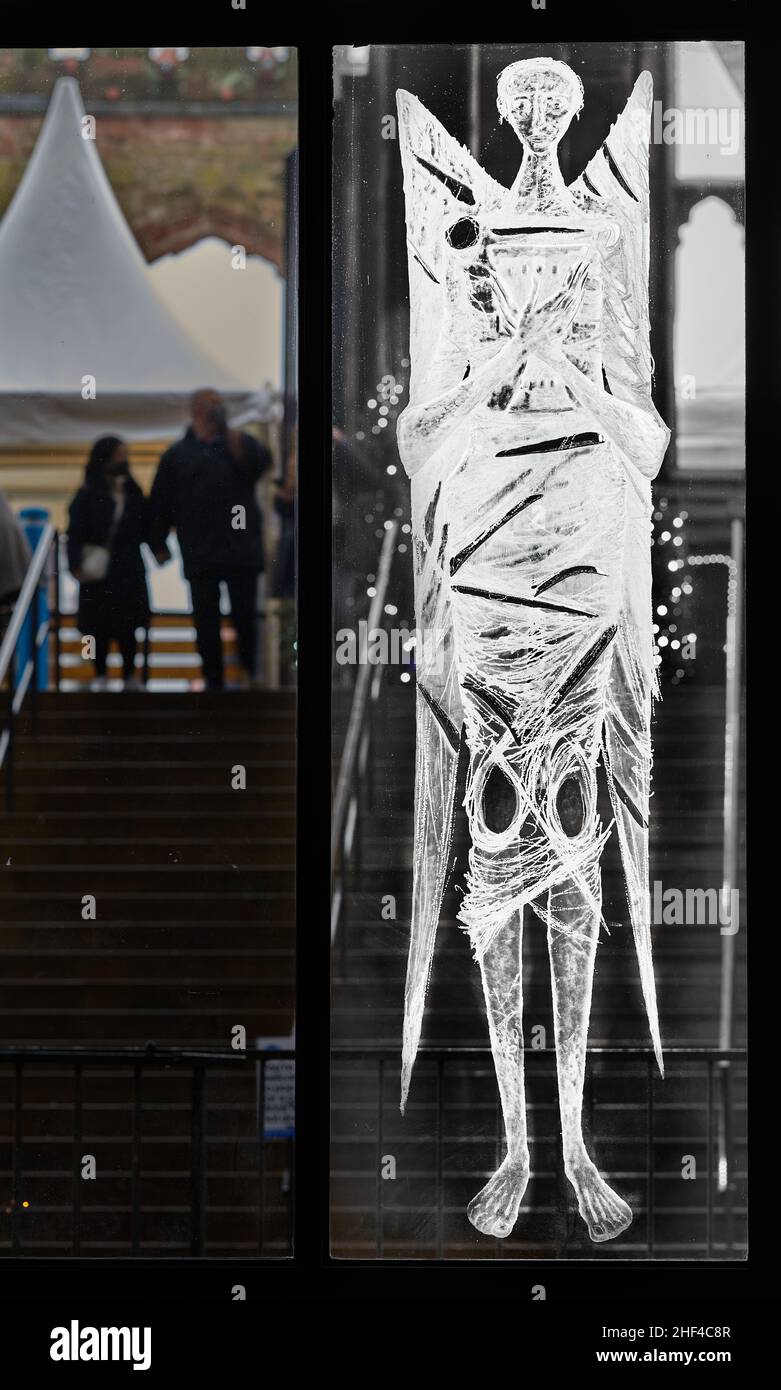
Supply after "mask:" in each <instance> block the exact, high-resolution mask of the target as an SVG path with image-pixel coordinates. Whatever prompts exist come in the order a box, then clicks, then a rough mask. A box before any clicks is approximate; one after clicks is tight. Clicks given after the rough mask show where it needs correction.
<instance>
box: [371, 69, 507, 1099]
mask: <svg viewBox="0 0 781 1390" xmlns="http://www.w3.org/2000/svg"><path fill="white" fill-rule="evenodd" d="M397 104H398V113H399V142H400V146H401V159H402V166H403V170H404V198H405V204H406V216H407V252H408V264H409V283H410V394H409V401H410V404H411V405H417V404H420V403H422V402H425V401H426V400H428V399H431V398H432V397H433V396H435V395H436V394H437V392H439V391H442V390H445V389H447V387H448V386H450V385H455V384H456V382H458V381H460V380H461V378H462V376H463V373H464V363H463V360H461V359H460V358H459V354H458V352H457V351H455V350H454V348H453V345H448V344H443V342H442V340H441V329H442V323H443V319H444V315H445V309H446V301H445V295H446V292H447V290H446V283H445V269H444V261H445V249H446V242H445V232H446V230H447V228H448V227H449V226H451V225H452V223H453V222H454V220H455V219H457V218H458V217H459V216H469V215H470V214H473V215H479V213H480V212H481V211H482V210H484V209H488V208H495V207H499V206H501V205H502V203H503V202H504V201H505V200H506V199H507V189H506V188H503V187H502V186H501V185H500V184H498V183H496V182H495V181H494V180H493V179H492V178H490V177H489V175H488V174H486V173H485V172H484V170H483V169H481V168H480V165H479V164H478V163H477V162H476V160H474V159H473V158H472V156H471V155H470V154H469V152H468V151H467V150H465V149H464V148H463V147H462V146H461V145H459V144H458V142H457V141H456V140H454V139H453V137H452V136H451V135H449V134H448V132H447V131H446V130H445V129H444V127H443V126H442V125H440V123H439V121H438V120H436V118H435V117H434V116H432V115H431V112H430V111H427V110H426V108H425V106H423V105H422V104H421V102H419V101H418V100H417V98H416V97H414V96H411V95H410V94H409V92H398V94H397ZM454 448H456V449H457V443H456V442H455V441H450V442H449V443H448V444H447V445H446V446H444V447H443V449H442V451H440V452H439V453H438V454H435V455H433V456H432V458H431V459H430V460H429V462H428V464H427V465H426V466H425V467H424V468H422V469H421V470H420V471H419V472H417V473H416V474H415V475H414V476H413V477H412V480H411V484H412V532H413V541H414V551H415V617H416V625H417V635H418V646H417V653H416V671H417V685H418V693H417V745H416V767H415V836H414V869H413V890H412V917H411V924H410V950H409V960H408V965H407V984H406V991H405V1001H404V1044H403V1056H402V1080H401V1105H402V1109H403V1108H404V1105H405V1103H406V1098H407V1092H408V1090H409V1083H410V1077H411V1074H412V1066H413V1063H414V1060H415V1055H416V1052H417V1049H418V1043H419V1041H420V1032H421V1026H422V1022H423V1010H424V1006H425V1000H426V989H427V986H428V979H429V974H430V972H431V962H432V958H433V953H434V943H435V939H436V931H437V926H438V923H439V914H440V909H441V906H442V896H443V893H444V889H445V881H446V878H447V873H448V867H449V860H450V847H451V839H452V829H453V815H454V795H455V788H456V782H457V776H458V764H459V755H460V754H461V753H462V752H463V749H464V743H463V733H462V729H463V709H462V706H461V697H460V691H459V687H458V681H457V678H456V669H455V661H454V652H453V626H452V616H451V612H450V601H449V598H448V590H447V585H446V584H445V583H444V576H443V573H442V556H443V550H444V540H445V537H446V528H447V519H446V517H443V516H442V515H441V508H440V507H439V499H440V493H441V488H442V483H443V477H444V475H445V474H446V473H447V471H449V468H451V467H452V465H453V461H454V460H453V450H454Z"/></svg>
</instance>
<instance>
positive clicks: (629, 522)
mask: <svg viewBox="0 0 781 1390" xmlns="http://www.w3.org/2000/svg"><path fill="white" fill-rule="evenodd" d="M652 99H653V83H652V80H651V75H650V73H647V72H644V73H641V74H640V76H639V77H638V79H637V81H636V83H635V85H634V88H633V90H632V93H631V95H630V97H629V99H628V101H627V103H626V106H625V107H624V110H623V111H622V113H621V115H620V116H619V117H618V119H617V120H616V121H615V122H614V124H613V125H612V126H611V128H610V133H609V135H608V137H607V139H606V140H605V142H604V144H603V145H602V147H601V149H600V150H599V151H598V152H597V154H596V155H595V156H594V158H593V159H592V160H591V161H590V163H589V164H588V165H587V166H586V169H585V170H584V172H583V173H582V174H581V176H580V178H579V179H577V180H576V181H575V183H574V184H572V185H571V188H570V192H571V193H572V195H573V197H575V199H576V200H577V201H579V202H581V203H582V204H584V205H588V206H589V207H591V208H592V209H593V210H599V211H600V213H602V214H604V215H605V216H606V217H608V218H609V219H610V220H611V221H615V222H616V223H617V224H618V226H619V229H620V236H619V237H618V239H617V241H616V242H615V244H614V246H613V247H612V248H610V249H608V250H607V251H606V252H605V253H604V255H603V265H602V272H603V286H604V308H603V338H602V361H603V365H604V369H605V387H606V389H607V390H608V391H610V392H611V393H612V394H613V395H614V396H616V397H617V398H618V399H619V400H625V401H628V402H630V403H632V404H634V405H636V406H638V407H639V408H640V409H642V410H643V411H645V412H647V413H649V414H650V415H651V416H653V418H655V419H656V420H659V416H658V414H657V412H656V409H655V407H654V404H653V401H652V399H651V386H652V378H653V359H652V357H651V347H650V321H649V314H648V246H649V191H648V156H649V140H650V129H651V110H652ZM660 423H661V422H660ZM659 463H660V464H661V458H660V460H659ZM626 497H627V501H626V506H627V519H626V527H627V531H626V542H625V546H624V574H623V593H622V611H621V619H620V622H619V629H618V633H617V635H616V641H615V643H614V649H613V660H612V666H611V674H610V681H609V687H608V706H607V715H606V720H605V732H604V751H605V765H606V768H607V774H608V785H609V788H610V797H611V801H612V804H613V811H614V814H615V818H616V825H617V827H618V835H619V842H620V845H621V857H622V861H623V865H624V876H625V880H626V889H627V900H628V903H629V911H630V916H631V921H632V930H633V933H634V939H635V949H636V951H637V958H638V962H639V966H640V982H641V986H642V991H643V999H644V1001H645V1007H646V1012H647V1014H648V1022H649V1026H650V1031H651V1038H652V1041H653V1044H654V1051H655V1053H656V1059H657V1062H658V1064H659V1069H660V1071H661V1072H662V1074H663V1073H664V1066H663V1062H662V1046H661V1040H660V1036H659V1018H658V1012H657V1005H656V987H655V983H654V970H653V960H652V955H651V904H650V896H649V865H648V810H649V799H650V787H651V706H652V700H653V697H654V696H655V695H658V693H659V692H658V685H657V681H656V671H655V667H654V650H653V632H652V625H651V621H652V619H651V544H650V542H651V484H650V480H649V479H647V478H638V491H637V492H636V491H635V490H634V489H632V488H627V491H626Z"/></svg>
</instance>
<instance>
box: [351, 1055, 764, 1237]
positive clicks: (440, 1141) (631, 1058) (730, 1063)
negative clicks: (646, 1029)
mask: <svg viewBox="0 0 781 1390" xmlns="http://www.w3.org/2000/svg"><path fill="white" fill-rule="evenodd" d="M664 1056H665V1061H666V1062H667V1063H668V1069H669V1070H672V1068H673V1067H674V1066H675V1064H677V1063H679V1062H680V1063H686V1062H690V1063H694V1064H702V1066H703V1067H704V1069H705V1074H704V1080H705V1106H706V1135H705V1147H706V1177H705V1241H704V1244H705V1249H706V1258H709V1259H711V1258H721V1257H722V1255H723V1251H720V1252H715V1251H714V1216H715V1214H716V1200H715V1194H716V1190H717V1187H718V1191H719V1192H721V1193H723V1194H726V1195H725V1197H724V1200H723V1202H722V1206H721V1208H720V1210H722V1211H723V1212H724V1214H725V1216H726V1221H727V1231H728V1235H727V1240H726V1244H727V1247H728V1248H733V1232H732V1223H733V1210H732V1208H733V1205H734V1197H735V1175H734V1125H733V1124H732V1123H731V1117H728V1118H727V1122H726V1124H725V1126H724V1128H725V1130H726V1132H727V1133H728V1135H729V1136H730V1145H731V1147H730V1150H729V1153H728V1155H727V1157H726V1158H723V1157H722V1154H721V1152H720V1151H719V1149H718V1146H717V1143H716V1122H717V1118H718V1117H716V1116H715V1115H714V1111H715V1110H716V1109H717V1108H718V1110H719V1117H720V1109H721V1106H723V1104H724V1103H725V1100H726V1098H727V1097H729V1096H730V1095H731V1092H729V1091H728V1090H726V1088H722V1087H718V1088H717V1086H716V1078H717V1075H718V1074H721V1073H723V1072H724V1071H731V1070H732V1069H733V1068H734V1067H735V1066H736V1065H738V1064H745V1061H746V1052H745V1050H743V1049H740V1048H728V1049H725V1048H711V1047H668V1048H665V1051H664ZM331 1057H332V1064H336V1063H340V1062H370V1063H372V1064H373V1065H375V1066H376V1069H377V1111H376V1121H375V1129H374V1137H375V1140H376V1170H375V1171H376V1174H377V1182H376V1187H375V1207H374V1211H375V1222H376V1225H375V1230H376V1249H377V1256H378V1257H379V1258H382V1257H383V1254H384V1231H383V1227H384V1216H385V1213H386V1210H388V1211H389V1210H390V1209H386V1207H385V1205H384V1191H385V1183H384V1182H383V1180H382V1166H383V1157H384V1154H385V1151H386V1147H387V1139H386V1134H385V1106H386V1103H387V1102H386V1098H385V1073H386V1068H387V1065H388V1064H389V1063H392V1064H393V1066H394V1070H395V1073H396V1076H397V1077H398V1075H399V1073H400V1068H401V1057H400V1054H399V1051H398V1049H396V1048H391V1047H387V1048H386V1047H349V1046H340V1045H337V1046H335V1047H333V1048H332V1050H331ZM524 1057H525V1059H526V1061H527V1063H528V1062H529V1061H531V1062H532V1063H534V1062H537V1061H539V1060H540V1059H541V1058H545V1057H547V1058H549V1059H552V1058H555V1049H554V1048H550V1047H546V1048H527V1049H526V1050H525V1052H524ZM602 1058H604V1059H606V1060H608V1061H616V1062H619V1063H620V1062H640V1063H642V1065H643V1069H644V1070H645V1073H646V1084H645V1096H644V1098H643V1099H642V1101H639V1103H640V1104H642V1105H643V1108H644V1110H645V1117H646V1121H645V1136H644V1147H645V1161H644V1170H645V1172H644V1184H645V1199H646V1235H645V1252H646V1256H647V1257H648V1258H654V1257H655V1255H656V1232H655V1223H656V1219H657V1211H656V1201H655V1189H656V1180H657V1178H658V1177H659V1176H661V1175H660V1174H658V1173H657V1171H656V1144H657V1125H656V1110H657V1108H658V1107H659V1105H660V1104H661V1105H663V1104H664V1101H663V1099H662V1100H661V1102H660V1100H659V1098H658V1097H657V1095H656V1087H655V1085H654V1082H655V1068H656V1059H655V1055H654V1051H653V1048H650V1047H620V1046H606V1047H590V1048H588V1049H587V1070H586V1088H585V1097H584V1112H585V1113H587V1114H588V1115H589V1117H590V1119H591V1120H592V1121H593V1117H594V1100H593V1091H592V1089H591V1088H592V1086H593V1081H594V1077H593V1068H591V1067H590V1066H588V1062H591V1061H595V1060H599V1059H602ZM426 1062H430V1063H433V1065H434V1078H435V1087H434V1101H433V1110H434V1133H433V1136H430V1135H428V1136H427V1138H431V1137H433V1142H434V1151H435V1160H434V1183H435V1199H434V1204H433V1210H434V1215H435V1238H434V1244H435V1248H436V1257H437V1258H438V1259H441V1258H443V1256H444V1251H445V1246H446V1240H445V1214H446V1209H445V1201H444V1193H445V1179H446V1172H445V1144H446V1130H445V1085H444V1082H445V1071H446V1068H447V1067H448V1065H449V1064H451V1063H454V1064H458V1063H466V1064H468V1065H471V1066H472V1067H474V1066H475V1065H476V1064H482V1065H483V1066H486V1067H487V1068H491V1066H492V1062H491V1050H490V1047H488V1046H487V1045H483V1046H475V1047H468V1046H454V1047H434V1046H425V1045H424V1046H422V1047H420V1048H419V1049H418V1065H419V1066H420V1064H421V1063H426ZM662 1084H663V1083H662ZM397 1107H398V1096H397V1097H396V1098H395V1101H394V1108H395V1109H397ZM416 1137H419V1136H416ZM491 1137H492V1138H494V1139H495V1143H496V1164H497V1167H498V1165H499V1163H500V1162H501V1159H502V1157H503V1121H502V1114H501V1106H500V1104H499V1101H498V1097H497V1106H496V1126H495V1133H492V1136H491ZM396 1139H397V1142H398V1131H397V1132H396ZM531 1139H532V1141H533V1136H531ZM454 1143H455V1140H454V1139H453V1136H452V1135H449V1134H448V1135H447V1144H448V1147H449V1148H450V1149H452V1148H453V1146H454ZM714 1156H715V1161H714ZM723 1162H726V1163H727V1164H728V1172H727V1173H726V1174H725V1175H723V1174H720V1173H719V1174H717V1172H714V1169H717V1168H718V1167H719V1166H720V1165H721V1164H722V1163H723ZM722 1176H725V1177H726V1181H725V1182H724V1185H723V1186H722V1184H721V1182H719V1181H718V1179H719V1178H720V1177H722ZM420 1215H421V1213H418V1216H420ZM416 1224H417V1225H419V1221H418V1222H417V1223H416ZM499 1244H501V1243H500V1242H498V1243H497V1245H499Z"/></svg>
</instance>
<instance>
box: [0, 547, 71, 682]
mask: <svg viewBox="0 0 781 1390" xmlns="http://www.w3.org/2000/svg"><path fill="white" fill-rule="evenodd" d="M56 535H57V532H56V531H55V529H54V527H53V526H52V524H51V522H47V524H46V526H44V528H43V531H42V532H41V534H40V536H39V538H38V544H37V545H36V547H35V550H34V552H33V558H32V560H31V561H30V564H29V567H28V570H27V573H26V575H25V576H24V583H23V584H22V587H21V589H20V590H19V597H18V599H17V600H16V603H15V604H14V611H13V615H12V617H11V621H10V623H9V624H8V628H7V630H6V634H5V636H4V638H3V641H2V643H0V684H1V683H2V682H3V680H4V679H5V676H6V672H7V671H8V669H9V667H10V665H11V659H12V657H13V655H14V652H15V651H16V646H17V643H18V641H19V638H20V637H21V634H22V628H23V626H24V620H25V618H26V617H27V613H28V611H29V609H30V606H31V605H32V603H33V601H34V598H35V594H36V592H37V590H38V586H39V585H40V582H41V579H42V577H43V569H44V565H45V564H46V561H47V559H48V557H49V551H50V549H51V547H52V543H53V541H54V540H55V537H56Z"/></svg>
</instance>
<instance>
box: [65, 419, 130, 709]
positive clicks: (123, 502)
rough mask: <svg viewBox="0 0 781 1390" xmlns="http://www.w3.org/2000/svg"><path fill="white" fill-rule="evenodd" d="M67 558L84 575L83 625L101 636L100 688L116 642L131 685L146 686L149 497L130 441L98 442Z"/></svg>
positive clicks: (110, 438) (76, 506) (75, 508)
mask: <svg viewBox="0 0 781 1390" xmlns="http://www.w3.org/2000/svg"><path fill="white" fill-rule="evenodd" d="M69 515H70V524H69V527H68V564H69V566H70V569H71V573H72V574H73V576H74V578H76V579H77V580H78V581H79V608H78V626H79V631H80V632H81V634H82V638H84V637H87V636H91V637H93V638H94V642H95V648H94V652H95V680H94V681H93V683H92V688H93V690H105V689H107V687H108V673H107V660H108V651H109V646H110V644H111V642H112V640H115V641H116V642H117V644H118V646H119V650H120V652H121V655H122V668H123V675H124V688H125V689H126V690H140V689H142V688H143V681H142V679H141V677H140V676H139V675H137V674H136V671H135V658H136V628H138V627H147V626H148V623H149V594H148V592H147V585H146V571H145V569H144V562H143V559H142V556H141V545H142V543H143V542H144V541H145V540H146V539H147V527H148V502H147V500H146V498H145V497H144V494H143V493H142V491H141V489H140V487H139V486H138V483H136V482H135V480H134V479H133V478H132V477H131V476H130V470H129V466H128V451H127V445H126V444H125V443H124V442H123V440H121V439H118V438H117V437H116V436H115V435H104V436H103V437H102V438H101V439H98V440H97V441H96V442H95V444H94V445H93V447H92V452H91V454H90V457H89V461H88V463H87V467H86V470H85V474H84V483H83V485H82V486H81V487H80V488H79V491H78V492H77V493H76V496H75V497H74V499H73V501H72V502H71V504H70V509H69Z"/></svg>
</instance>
